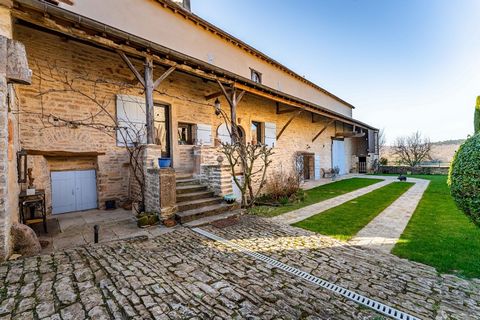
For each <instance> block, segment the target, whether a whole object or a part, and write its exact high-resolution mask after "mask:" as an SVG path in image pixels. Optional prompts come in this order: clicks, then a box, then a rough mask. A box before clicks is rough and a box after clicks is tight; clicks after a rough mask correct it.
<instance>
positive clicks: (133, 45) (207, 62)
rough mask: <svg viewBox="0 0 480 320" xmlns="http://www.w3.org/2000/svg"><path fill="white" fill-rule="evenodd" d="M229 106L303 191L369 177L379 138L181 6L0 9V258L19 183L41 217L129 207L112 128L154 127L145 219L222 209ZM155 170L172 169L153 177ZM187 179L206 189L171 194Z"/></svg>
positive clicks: (27, 4)
mask: <svg viewBox="0 0 480 320" xmlns="http://www.w3.org/2000/svg"><path fill="white" fill-rule="evenodd" d="M22 52H23V53H25V55H24V56H25V57H26V59H24V60H22V56H21V54H22ZM27 64H28V66H27ZM28 70H31V74H30V72H29V71H28ZM69 83H70V87H69V86H68V84H69ZM115 83H118V84H120V83H121V84H122V85H121V86H116V85H115ZM124 84H128V85H127V86H125V85H124ZM233 98H235V99H234V100H235V101H234V102H237V100H238V103H235V106H234V107H235V108H236V117H237V119H236V120H237V122H238V124H239V126H240V131H241V135H242V137H243V139H245V140H246V141H252V142H254V143H255V142H261V143H264V144H267V145H269V146H272V147H273V148H274V152H275V154H274V157H273V164H272V166H271V167H270V170H293V160H292V159H293V158H294V157H295V156H300V157H302V158H303V164H304V170H303V171H304V176H305V179H307V180H308V179H312V180H313V179H320V178H321V177H322V175H323V174H324V173H325V172H328V171H330V170H331V169H332V168H335V167H338V169H339V171H340V174H346V173H357V172H367V171H368V170H369V169H370V167H371V165H372V164H373V162H374V160H375V159H376V157H377V155H378V147H377V140H378V130H377V129H376V128H374V127H372V126H370V125H368V124H366V123H363V122H361V121H359V120H357V119H355V118H354V117H353V111H354V107H353V106H352V105H351V104H349V103H348V102H346V101H344V100H342V99H341V98H339V97H337V96H335V95H334V94H332V93H330V92H328V91H326V90H325V89H323V88H321V87H319V86H318V85H316V84H314V83H312V82H310V81H308V80H307V79H305V78H304V77H302V76H300V75H298V74H296V73H295V72H294V71H292V70H290V69H289V68H287V67H286V66H284V65H282V64H280V63H279V62H277V61H275V60H274V59H273V58H271V57H268V56H266V55H265V54H263V53H261V52H259V51H258V50H256V49H255V48H253V47H251V46H249V45H248V44H246V43H244V42H242V41H241V40H239V39H237V38H235V37H234V36H232V35H230V34H228V33H227V32H225V31H223V30H221V29H219V28H218V27H216V26H214V25H212V24H211V23H209V22H207V21H205V20H203V19H202V18H200V17H198V16H197V15H195V14H194V13H192V12H191V10H190V1H186V0H184V1H180V2H178V1H175V2H173V1H171V0H122V1H119V0H102V1H98V0H81V1H79V0H76V1H74V0H49V1H46V0H45V1H43V0H0V110H1V113H0V144H1V147H0V151H1V153H0V171H1V174H0V177H1V178H0V243H1V245H0V257H3V258H4V257H6V256H8V255H9V253H10V250H11V249H10V248H11V240H10V238H9V229H10V226H11V224H12V223H14V222H18V220H19V194H20V193H21V192H22V191H25V189H26V188H27V185H28V178H29V179H30V180H31V179H32V178H33V179H34V182H33V184H34V186H35V188H36V189H38V190H44V195H45V207H46V210H47V214H49V215H50V214H53V215H55V214H63V213H67V212H72V211H82V210H88V209H95V208H100V209H103V208H105V207H106V206H111V205H112V203H113V204H114V205H115V206H121V205H123V204H124V203H126V202H128V200H129V199H131V193H132V192H133V191H134V190H135V188H136V187H135V183H133V182H132V180H133V179H132V176H131V170H130V168H129V155H128V152H127V151H126V148H125V141H122V140H121V139H119V132H112V131H111V130H109V129H111V128H110V126H111V124H112V116H113V117H114V118H115V119H116V120H117V121H118V122H120V123H123V122H125V126H126V127H129V126H133V127H134V128H143V127H145V125H146V124H147V123H153V124H154V128H155V136H153V135H152V136H151V135H150V134H151V133H149V132H147V133H146V137H145V136H142V137H141V138H139V139H141V141H139V142H142V143H148V148H146V151H145V152H146V154H145V155H144V157H145V158H144V159H143V160H144V161H145V163H146V164H145V165H146V166H150V167H149V170H147V172H146V178H145V179H146V181H145V184H146V199H145V202H146V205H147V209H149V208H150V209H151V210H154V209H155V208H159V207H160V210H161V211H162V213H164V212H166V214H167V215H168V214H173V213H175V212H176V213H177V214H180V213H182V212H185V211H192V210H193V209H197V211H198V210H200V211H201V207H202V206H206V207H208V210H217V211H216V212H220V211H221V210H223V209H221V208H220V207H221V206H222V203H219V200H218V198H215V196H219V195H225V194H226V193H231V192H232V191H233V192H234V191H235V190H233V189H235V188H233V187H232V177H231V175H230V172H229V170H228V168H226V165H225V163H222V162H221V161H219V160H221V159H219V158H218V155H219V151H218V144H219V142H220V141H228V140H229V139H230V137H229V131H228V127H227V124H226V123H225V121H224V120H223V119H222V118H221V117H219V116H218V115H217V114H216V113H215V109H216V108H221V109H223V110H225V111H228V110H230V108H231V105H230V103H229V100H230V102H232V101H231V100H232V99H233ZM228 112H229V111H228ZM126 119H128V120H129V121H128V123H127V121H126ZM126 130H128V128H127V129H126ZM137 138H138V137H137ZM160 157H162V158H168V159H171V167H172V168H173V169H168V170H164V171H162V170H159V169H158V168H156V167H157V166H156V165H155V163H156V161H157V159H156V158H160ZM147 159H154V161H150V162H149V161H147ZM29 169H31V170H29ZM29 171H30V172H29ZM27 173H29V177H27ZM191 177H194V178H199V179H201V180H200V181H201V182H202V183H203V184H204V185H205V186H197V189H195V188H191V187H190V188H189V187H185V186H184V187H183V189H182V188H181V187H180V190H177V192H175V186H176V185H180V186H181V183H175V181H176V180H179V179H184V180H188V179H191ZM172 179H173V180H172ZM202 188H206V189H207V190H205V189H202ZM172 190H173V191H172ZM175 197H176V198H175ZM172 198H173V203H171V202H172ZM202 199H203V200H202ZM220 199H221V198H220ZM192 200H196V205H195V206H192V203H191V202H192ZM189 201H190V202H189ZM202 201H203V202H202ZM220 201H221V200H220ZM167 207H169V208H170V210H166V208H167ZM219 208H220V209H219ZM203 212H204V213H205V212H207V209H204V211H203ZM184 218H185V216H184Z"/></svg>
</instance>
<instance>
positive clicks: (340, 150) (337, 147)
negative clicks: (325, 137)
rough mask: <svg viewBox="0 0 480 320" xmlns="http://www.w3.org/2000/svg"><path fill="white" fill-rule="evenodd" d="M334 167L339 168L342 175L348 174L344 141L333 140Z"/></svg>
mask: <svg viewBox="0 0 480 320" xmlns="http://www.w3.org/2000/svg"><path fill="white" fill-rule="evenodd" d="M332 167H333V168H335V167H338V168H339V169H340V174H346V173H347V165H346V159H345V142H344V141H341V140H332Z"/></svg>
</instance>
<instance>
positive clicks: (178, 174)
mask: <svg viewBox="0 0 480 320" xmlns="http://www.w3.org/2000/svg"><path fill="white" fill-rule="evenodd" d="M175 177H176V178H177V180H178V179H192V178H193V173H191V172H175Z"/></svg>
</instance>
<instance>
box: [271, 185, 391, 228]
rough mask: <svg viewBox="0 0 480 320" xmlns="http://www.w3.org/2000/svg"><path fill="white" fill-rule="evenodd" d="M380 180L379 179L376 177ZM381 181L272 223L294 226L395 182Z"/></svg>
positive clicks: (291, 212)
mask: <svg viewBox="0 0 480 320" xmlns="http://www.w3.org/2000/svg"><path fill="white" fill-rule="evenodd" d="M362 178H372V179H373V178H374V177H373V176H362ZM375 178H378V177H375ZM379 178H380V179H384V181H382V182H378V183H375V184H373V185H370V186H368V187H365V188H361V189H357V190H355V191H352V192H349V193H346V194H343V195H341V196H338V197H335V198H331V199H328V200H325V201H321V202H318V203H315V204H312V205H310V206H307V207H303V208H301V209H297V210H293V211H290V212H287V213H284V214H281V215H279V216H276V217H273V218H271V219H272V221H274V222H279V223H285V224H293V223H295V222H298V221H302V220H305V219H307V218H309V217H311V216H314V215H316V214H319V213H321V212H323V211H326V210H328V209H330V208H333V207H336V206H339V205H341V204H343V203H345V202H348V201H350V200H353V199H355V198H358V197H360V196H363V195H364V194H367V193H369V192H372V191H373V190H376V189H378V188H381V187H384V186H386V185H387V184H390V183H392V182H394V181H395V179H394V178H391V177H379Z"/></svg>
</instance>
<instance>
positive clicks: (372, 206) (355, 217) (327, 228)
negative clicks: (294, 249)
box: [294, 182, 413, 241]
mask: <svg viewBox="0 0 480 320" xmlns="http://www.w3.org/2000/svg"><path fill="white" fill-rule="evenodd" d="M412 185H413V184H412V183H408V182H394V183H391V184H388V185H386V186H384V187H382V188H380V189H377V190H374V191H372V192H370V193H367V194H365V195H363V196H361V197H358V198H356V199H354V200H351V201H348V202H346V203H344V204H341V205H339V206H337V207H334V208H331V209H329V210H327V211H324V212H322V213H320V214H317V215H315V216H312V217H310V218H308V219H305V220H302V221H300V222H297V223H295V224H294V226H296V227H300V228H303V229H307V230H310V231H314V232H318V233H321V234H324V235H328V236H331V237H334V238H337V239H339V240H343V241H347V240H349V239H351V238H352V237H353V236H354V235H356V234H357V232H358V231H360V230H361V229H362V228H363V227H365V226H366V225H367V224H368V223H369V222H370V221H371V220H373V218H375V217H376V216H377V215H378V214H380V213H381V212H382V211H383V210H384V209H385V208H387V207H388V206H389V205H390V204H392V202H394V201H395V200H396V199H397V198H398V197H399V196H401V195H402V194H403V193H404V192H405V191H407V190H408V189H409V188H410V187H411V186H412Z"/></svg>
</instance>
